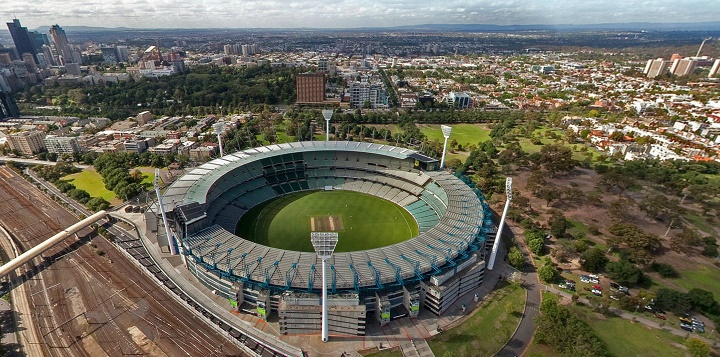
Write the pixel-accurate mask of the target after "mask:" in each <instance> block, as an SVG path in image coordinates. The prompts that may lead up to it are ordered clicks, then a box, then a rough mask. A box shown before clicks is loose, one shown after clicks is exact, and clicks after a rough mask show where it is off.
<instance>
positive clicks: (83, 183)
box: [62, 167, 121, 205]
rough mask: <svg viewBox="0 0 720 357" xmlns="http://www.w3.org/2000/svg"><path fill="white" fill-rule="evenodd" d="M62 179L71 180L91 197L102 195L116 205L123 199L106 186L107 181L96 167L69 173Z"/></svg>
mask: <svg viewBox="0 0 720 357" xmlns="http://www.w3.org/2000/svg"><path fill="white" fill-rule="evenodd" d="M62 180H66V181H69V182H70V183H72V184H73V185H75V187H76V188H78V189H80V190H85V191H87V193H89V194H90V196H91V197H102V198H104V199H105V200H106V201H108V202H110V204H112V205H116V204H118V203H120V202H121V201H120V200H119V199H117V198H116V197H115V192H112V191H110V190H108V189H106V188H105V183H104V182H103V180H102V176H100V174H99V173H97V171H95V169H94V168H92V167H91V168H87V169H85V170H83V171H81V172H78V173H76V174H72V175H67V176H65V177H63V178H62Z"/></svg>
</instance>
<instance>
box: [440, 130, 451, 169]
mask: <svg viewBox="0 0 720 357" xmlns="http://www.w3.org/2000/svg"><path fill="white" fill-rule="evenodd" d="M440 130H442V134H443V136H444V137H445V144H444V145H443V154H442V158H441V159H440V168H441V169H442V168H443V167H445V152H446V151H447V142H448V139H449V138H450V133H452V127H451V126H448V125H440Z"/></svg>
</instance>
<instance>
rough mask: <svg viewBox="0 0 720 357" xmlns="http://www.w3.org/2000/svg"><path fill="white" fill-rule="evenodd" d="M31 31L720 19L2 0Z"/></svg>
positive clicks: (358, 4)
mask: <svg viewBox="0 0 720 357" xmlns="http://www.w3.org/2000/svg"><path fill="white" fill-rule="evenodd" d="M0 2H2V6H0V20H2V21H3V22H9V21H11V20H12V19H13V18H14V17H15V16H17V18H18V19H20V21H21V23H22V24H23V26H26V27H28V28H30V29H34V28H37V27H39V26H50V25H53V24H59V25H61V26H100V27H133V28H299V27H310V28H357V27H385V26H402V25H421V24H497V25H535V24H548V25H553V24H598V23H624V22H658V23H668V22H704V21H718V20H720V5H719V4H718V0H645V1H637V0H331V1H317V0H106V1H98V0H72V1H67V0H2V1H0Z"/></svg>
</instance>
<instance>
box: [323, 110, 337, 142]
mask: <svg viewBox="0 0 720 357" xmlns="http://www.w3.org/2000/svg"><path fill="white" fill-rule="evenodd" d="M322 115H323V118H325V123H326V124H327V125H326V126H325V141H330V119H332V115H333V111H332V110H329V109H326V110H323V111H322ZM336 140H337V139H336Z"/></svg>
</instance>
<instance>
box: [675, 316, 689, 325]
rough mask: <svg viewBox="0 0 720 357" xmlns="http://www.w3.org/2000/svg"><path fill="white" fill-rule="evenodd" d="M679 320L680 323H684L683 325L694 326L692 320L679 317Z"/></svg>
mask: <svg viewBox="0 0 720 357" xmlns="http://www.w3.org/2000/svg"><path fill="white" fill-rule="evenodd" d="M678 319H679V320H680V322H682V323H685V324H688V325H692V320H690V319H689V318H687V317H679V318H678Z"/></svg>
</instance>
